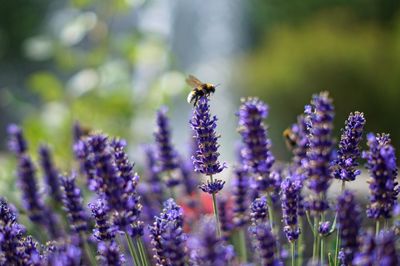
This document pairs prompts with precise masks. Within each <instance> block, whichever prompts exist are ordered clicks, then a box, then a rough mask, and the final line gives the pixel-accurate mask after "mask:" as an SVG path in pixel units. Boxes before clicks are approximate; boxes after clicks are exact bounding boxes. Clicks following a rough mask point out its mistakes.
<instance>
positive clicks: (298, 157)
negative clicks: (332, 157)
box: [290, 115, 309, 174]
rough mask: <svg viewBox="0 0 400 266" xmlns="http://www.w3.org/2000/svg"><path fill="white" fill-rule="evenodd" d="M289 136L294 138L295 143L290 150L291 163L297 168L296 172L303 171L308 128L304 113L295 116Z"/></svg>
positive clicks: (305, 163)
mask: <svg viewBox="0 0 400 266" xmlns="http://www.w3.org/2000/svg"><path fill="white" fill-rule="evenodd" d="M290 131H291V134H293V136H291V138H293V139H294V140H295V145H294V146H293V147H292V149H291V151H292V153H293V163H294V166H295V168H296V170H297V172H296V174H301V173H303V171H304V169H305V168H306V167H307V160H308V158H307V149H308V134H309V131H308V128H307V122H306V118H305V117H304V115H299V116H298V117H297V122H296V123H294V124H293V125H292V126H291V127H290Z"/></svg>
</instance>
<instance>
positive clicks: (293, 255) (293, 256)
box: [290, 242, 296, 266]
mask: <svg viewBox="0 0 400 266" xmlns="http://www.w3.org/2000/svg"><path fill="white" fill-rule="evenodd" d="M295 243H296V242H290V253H291V256H292V266H294V265H295V252H294V245H295Z"/></svg>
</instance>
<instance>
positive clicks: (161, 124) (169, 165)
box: [154, 107, 178, 172]
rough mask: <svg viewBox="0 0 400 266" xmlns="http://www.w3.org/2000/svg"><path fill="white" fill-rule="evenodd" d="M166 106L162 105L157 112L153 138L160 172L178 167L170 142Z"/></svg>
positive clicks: (175, 154) (175, 153)
mask: <svg viewBox="0 0 400 266" xmlns="http://www.w3.org/2000/svg"><path fill="white" fill-rule="evenodd" d="M167 111H168V108H167V107H162V108H160V110H159V111H158V112H157V128H156V131H155V132H154V138H155V141H156V147H157V160H158V162H159V163H160V170H161V171H162V172H167V171H173V170H175V169H177V168H178V157H177V152H176V150H175V148H174V147H173V145H172V143H171V132H170V126H169V120H168V117H167Z"/></svg>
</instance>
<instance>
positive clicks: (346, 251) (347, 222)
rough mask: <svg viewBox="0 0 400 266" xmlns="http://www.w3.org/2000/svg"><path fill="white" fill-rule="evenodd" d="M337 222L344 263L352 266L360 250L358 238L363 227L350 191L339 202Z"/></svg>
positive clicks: (340, 197)
mask: <svg viewBox="0 0 400 266" xmlns="http://www.w3.org/2000/svg"><path fill="white" fill-rule="evenodd" d="M336 211H337V219H338V220H337V221H338V229H339V230H340V239H341V248H342V251H343V262H344V263H345V265H350V264H351V262H352V261H353V256H354V254H355V253H356V251H357V250H358V241H357V237H358V234H359V231H360V227H361V216H360V215H361V211H360V207H359V205H358V204H357V203H356V198H355V196H354V194H353V193H352V192H350V191H348V190H346V191H344V193H343V194H342V195H340V196H339V198H338V201H337V207H336Z"/></svg>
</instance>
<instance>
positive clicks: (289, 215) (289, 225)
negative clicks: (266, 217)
mask: <svg viewBox="0 0 400 266" xmlns="http://www.w3.org/2000/svg"><path fill="white" fill-rule="evenodd" d="M301 188H302V185H301V181H300V180H299V179H298V178H295V177H294V176H289V177H288V178H286V179H285V180H283V182H282V184H281V202H282V216H283V222H284V227H283V231H284V232H285V234H286V237H287V239H288V240H289V241H290V242H294V241H296V240H297V239H298V237H299V235H300V229H299V224H298V210H297V208H298V204H299V203H298V201H299V195H300V192H301Z"/></svg>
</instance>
